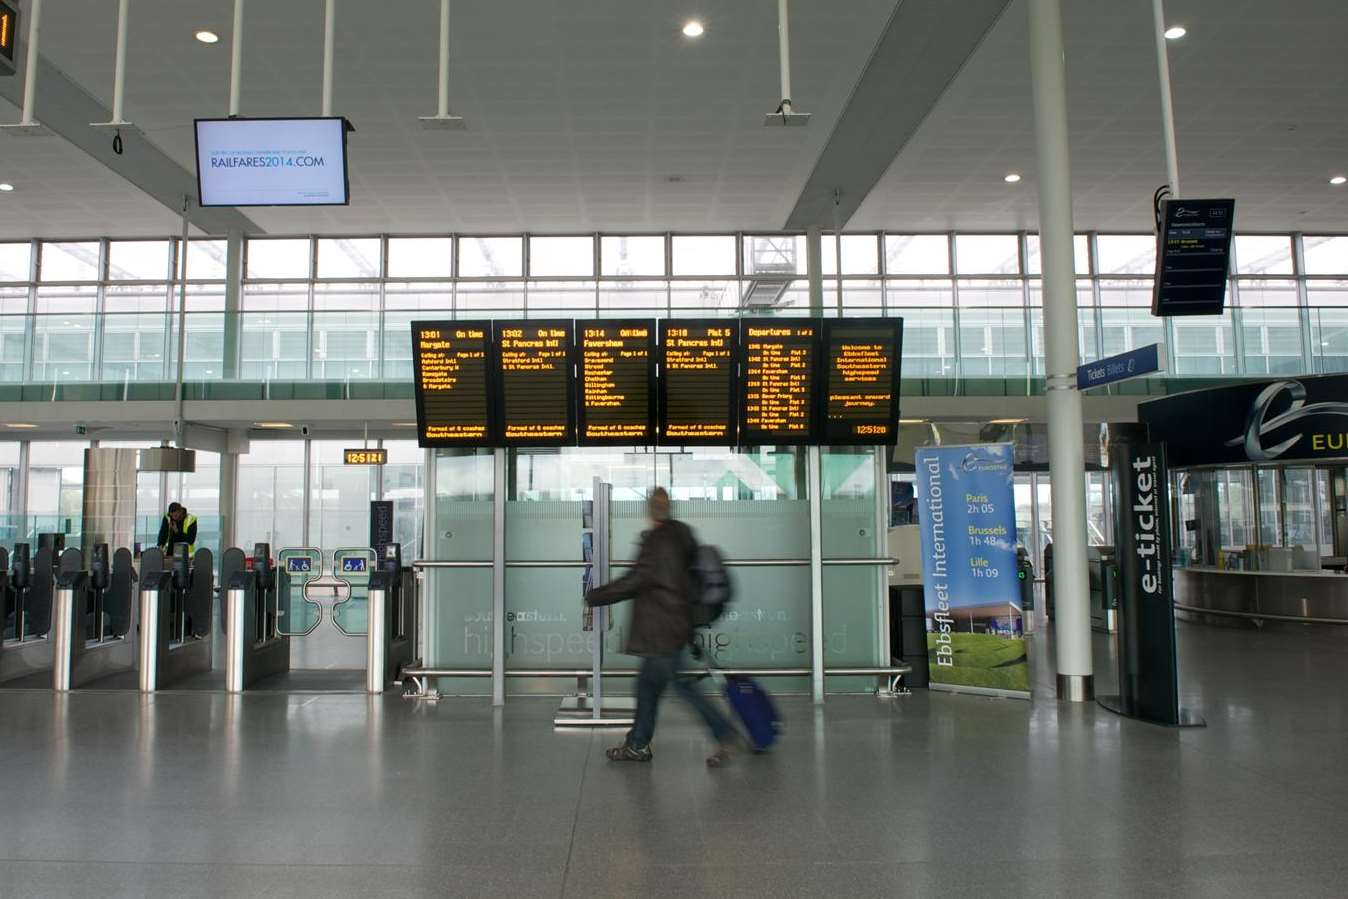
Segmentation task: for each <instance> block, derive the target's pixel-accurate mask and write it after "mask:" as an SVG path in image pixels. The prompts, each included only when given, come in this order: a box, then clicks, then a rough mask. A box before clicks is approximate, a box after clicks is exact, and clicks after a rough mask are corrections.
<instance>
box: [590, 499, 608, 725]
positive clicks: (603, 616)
mask: <svg viewBox="0 0 1348 899" xmlns="http://www.w3.org/2000/svg"><path fill="white" fill-rule="evenodd" d="M612 498H613V485H612V484H608V483H605V482H604V481H603V480H602V479H601V478H595V479H594V507H593V511H594V521H593V524H594V556H593V559H592V564H593V565H594V585H595V586H596V587H602V586H603V585H604V584H607V583H608V581H609V576H610V571H609V556H610V553H611V551H612V548H613V545H612V544H613V541H612V534H613V528H612V526H611V525H612V520H611V515H612V506H611V503H610V500H611V499H612ZM609 611H610V609H609V608H608V607H607V606H599V607H597V608H596V609H595V610H594V618H593V619H592V620H593V624H594V663H593V667H592V670H591V672H590V684H591V688H590V717H591V718H595V719H599V718H602V717H603V716H604V634H605V633H606V632H607V630H608V615H609Z"/></svg>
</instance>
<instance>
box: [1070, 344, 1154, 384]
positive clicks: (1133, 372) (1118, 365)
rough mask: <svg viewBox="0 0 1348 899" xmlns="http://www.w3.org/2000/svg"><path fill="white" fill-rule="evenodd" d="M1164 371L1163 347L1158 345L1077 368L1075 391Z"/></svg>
mask: <svg viewBox="0 0 1348 899" xmlns="http://www.w3.org/2000/svg"><path fill="white" fill-rule="evenodd" d="M1164 369H1165V347H1163V346H1161V344H1159V343H1153V344H1150V345H1148V346H1144V347H1138V348H1137V349H1135V350H1129V351H1128V352H1126V353H1119V354H1118V355H1117V356H1109V357H1108V358H1105V359H1097V360H1096V361H1094V362H1087V363H1086V364H1085V365H1078V366H1077V389H1078V390H1088V389H1090V388H1092V387H1103V386H1105V385H1106V384H1117V383H1118V382H1119V381H1127V380H1128V379H1129V378H1140V377H1143V376H1144V375H1151V374H1155V373H1156V372H1158V371H1163V370H1164Z"/></svg>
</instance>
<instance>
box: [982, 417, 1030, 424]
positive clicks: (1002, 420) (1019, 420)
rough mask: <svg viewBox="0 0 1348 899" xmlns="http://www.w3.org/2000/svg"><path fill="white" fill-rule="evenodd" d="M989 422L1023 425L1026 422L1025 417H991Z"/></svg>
mask: <svg viewBox="0 0 1348 899" xmlns="http://www.w3.org/2000/svg"><path fill="white" fill-rule="evenodd" d="M988 424H990V425H1023V424H1025V419H1023V418H994V419H991V420H990V421H989V422H988Z"/></svg>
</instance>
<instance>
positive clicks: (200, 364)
mask: <svg viewBox="0 0 1348 899" xmlns="http://www.w3.org/2000/svg"><path fill="white" fill-rule="evenodd" d="M170 321H172V319H170ZM170 333H172V331H170ZM186 346H187V353H186V356H187V362H186V364H185V365H184V366H183V377H184V379H185V380H188V381H217V380H220V379H221V378H223V377H224V359H225V316H224V315H223V314H221V313H219V312H189V313H188V314H187V340H186ZM168 352H169V369H168V370H169V371H174V369H173V366H175V365H177V358H178V350H177V346H176V345H175V342H174V341H172V340H170V341H169V347H168ZM175 376H176V375H175Z"/></svg>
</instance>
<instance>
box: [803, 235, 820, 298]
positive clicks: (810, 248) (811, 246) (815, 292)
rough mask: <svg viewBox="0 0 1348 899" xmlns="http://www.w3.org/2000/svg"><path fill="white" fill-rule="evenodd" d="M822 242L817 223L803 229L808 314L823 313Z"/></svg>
mask: <svg viewBox="0 0 1348 899" xmlns="http://www.w3.org/2000/svg"><path fill="white" fill-rule="evenodd" d="M823 255H824V242H823V239H822V238H821V236H820V233H819V227H818V226H817V225H811V226H810V227H809V228H807V229H806V230H805V273H806V277H807V278H809V285H810V314H811V315H823V314H824V265H823Z"/></svg>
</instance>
